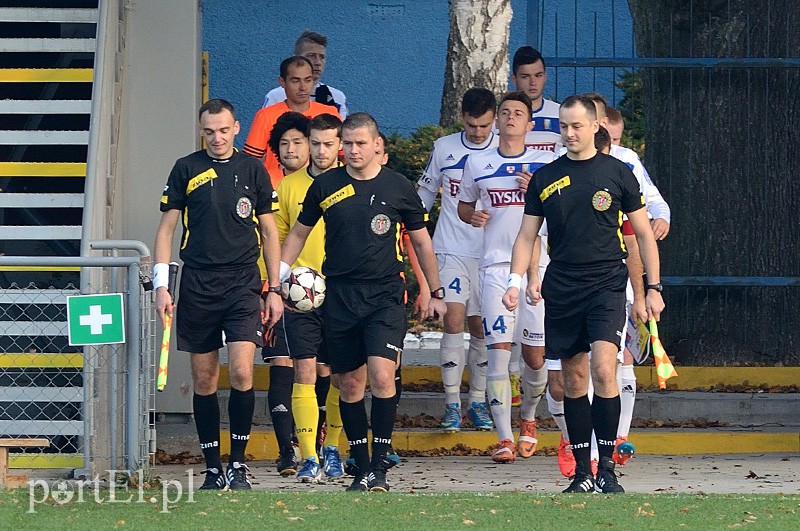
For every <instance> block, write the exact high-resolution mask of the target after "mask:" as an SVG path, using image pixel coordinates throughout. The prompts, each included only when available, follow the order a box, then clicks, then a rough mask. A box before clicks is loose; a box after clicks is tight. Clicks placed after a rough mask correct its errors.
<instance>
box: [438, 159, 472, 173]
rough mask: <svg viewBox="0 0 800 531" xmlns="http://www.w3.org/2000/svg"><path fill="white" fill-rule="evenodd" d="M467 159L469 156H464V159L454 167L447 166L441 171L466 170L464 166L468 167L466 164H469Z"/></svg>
mask: <svg viewBox="0 0 800 531" xmlns="http://www.w3.org/2000/svg"><path fill="white" fill-rule="evenodd" d="M467 157H469V155H464V156H463V157H461V160H459V161H458V162H456V163H455V164H453V165H452V166H445V167H444V168H441V170H440V171H444V170H463V169H464V165H466V163H467Z"/></svg>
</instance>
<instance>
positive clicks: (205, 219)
mask: <svg viewBox="0 0 800 531" xmlns="http://www.w3.org/2000/svg"><path fill="white" fill-rule="evenodd" d="M199 119H200V135H201V136H202V137H203V139H204V140H205V142H206V146H207V147H206V149H205V150H200V151H196V152H195V153H192V154H191V155H187V156H186V157H183V158H181V159H178V161H177V162H176V163H175V166H174V167H173V168H172V172H171V173H170V174H169V178H168V179H167V186H166V187H165V188H164V193H163V195H162V196H161V212H162V214H161V221H160V223H159V225H158V232H157V233H156V245H155V261H156V264H155V266H154V267H153V270H154V275H153V276H154V278H153V283H154V285H155V287H156V311H158V314H159V315H160V316H161V319H162V323H163V320H164V313H165V312H171V311H172V302H173V301H172V298H171V297H170V294H169V292H168V291H167V288H166V287H167V276H168V273H167V271H168V267H169V266H168V265H167V264H168V263H169V261H170V259H171V257H172V238H173V234H174V233H175V228H176V227H177V225H178V221H179V220H180V221H182V223H183V236H182V238H181V248H180V257H181V259H182V260H183V263H184V267H183V273H182V275H181V283H180V290H179V294H180V295H179V297H178V300H179V302H178V307H177V319H176V335H177V339H178V350H183V351H187V352H190V353H191V365H192V383H193V384H194V399H193V406H194V418H195V424H196V425H197V435H198V438H199V439H200V448H201V449H202V451H203V456H204V457H205V460H206V467H207V468H206V471H205V472H206V478H205V481H204V483H203V485H202V487H200V488H201V489H223V488H225V486H226V485H227V486H228V487H230V488H231V489H249V488H250V481H249V480H248V479H247V470H248V468H247V465H245V463H244V459H245V449H246V447H247V441H248V439H249V438H250V426H251V423H252V420H253V409H254V405H255V394H254V393H253V358H254V356H255V350H256V344H259V345H261V344H262V342H263V341H262V337H261V335H262V332H261V329H262V325H261V322H262V319H263V321H264V323H265V324H266V325H268V326H272V325H273V324H275V323H276V322H277V321H278V319H280V317H281V315H282V312H283V303H282V301H281V297H280V288H279V286H278V282H277V280H276V281H275V288H274V289H272V288H271V289H270V293H269V295H268V296H267V298H266V303H265V307H264V315H263V317H262V314H261V311H262V310H261V307H260V303H259V301H260V300H261V297H260V295H261V275H260V273H259V269H258V264H257V261H258V255H259V252H261V250H260V249H259V238H260V239H261V243H262V244H263V245H262V248H263V253H264V261H265V263H266V266H267V271H268V273H269V277H270V278H277V277H278V272H279V270H280V268H279V264H280V242H279V240H278V229H277V226H276V225H275V220H274V219H273V217H272V212H273V211H274V210H275V205H276V204H277V195H276V194H275V192H274V191H273V190H272V185H271V184H270V181H269V176H268V175H267V172H266V170H265V169H264V165H263V164H261V162H260V161H258V160H257V159H255V158H253V157H251V156H250V155H246V154H244V153H240V152H239V151H236V150H235V149H234V147H233V138H234V137H235V136H236V134H237V133H238V132H239V122H238V121H237V120H236V114H235V111H234V109H233V106H232V105H231V104H230V103H228V102H227V101H225V100H222V99H212V100H209V101H207V102H206V103H204V104H203V106H202V107H200V112H199ZM223 332H224V333H225V337H226V339H227V344H228V370H229V374H230V382H231V395H230V401H229V402H228V415H229V417H230V428H231V452H230V460H229V462H228V467H227V470H226V471H225V474H223V471H222V463H221V461H220V449H219V401H218V399H217V381H218V380H219V348H220V347H221V346H222V334H223Z"/></svg>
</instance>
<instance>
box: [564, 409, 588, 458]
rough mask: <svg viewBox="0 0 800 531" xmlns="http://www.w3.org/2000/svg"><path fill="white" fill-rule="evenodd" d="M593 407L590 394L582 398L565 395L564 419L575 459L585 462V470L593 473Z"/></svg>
mask: <svg viewBox="0 0 800 531" xmlns="http://www.w3.org/2000/svg"><path fill="white" fill-rule="evenodd" d="M591 410H592V407H591V405H590V404H589V395H583V396H582V397H580V398H569V397H566V396H565V397H564V420H565V421H566V422H567V433H569V443H570V445H571V446H572V454H573V455H574V456H575V461H580V462H582V463H583V466H584V471H585V472H588V473H590V474H591V468H590V465H591V460H592V411H591Z"/></svg>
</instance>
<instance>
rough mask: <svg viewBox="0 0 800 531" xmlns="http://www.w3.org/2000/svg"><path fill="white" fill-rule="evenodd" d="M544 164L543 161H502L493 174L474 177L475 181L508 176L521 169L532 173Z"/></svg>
mask: <svg viewBox="0 0 800 531" xmlns="http://www.w3.org/2000/svg"><path fill="white" fill-rule="evenodd" d="M544 165H545V163H544V162H504V163H503V164H501V165H500V167H499V168H497V169H496V170H495V172H494V173H493V174H491V175H484V176H483V177H478V178H477V179H475V182H478V181H482V180H484V179H491V178H493V177H508V176H509V175H514V174H516V173H519V172H522V171H527V172H530V173H533V172H535V171H536V170H538V169H539V168H541V167H542V166H544Z"/></svg>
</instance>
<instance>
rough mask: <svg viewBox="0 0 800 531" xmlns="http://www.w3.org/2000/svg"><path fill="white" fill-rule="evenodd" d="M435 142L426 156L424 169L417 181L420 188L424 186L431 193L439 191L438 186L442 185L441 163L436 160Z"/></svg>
mask: <svg viewBox="0 0 800 531" xmlns="http://www.w3.org/2000/svg"><path fill="white" fill-rule="evenodd" d="M436 144H437V142H434V143H433V149H432V150H431V155H430V157H428V164H426V165H425V170H423V172H422V176H421V177H420V178H419V181H418V183H417V184H419V187H420V188H425V189H426V190H430V191H431V192H433V193H439V188H441V186H442V169H441V166H442V165H441V164H440V163H439V160H438V156H437V155H438V152H437V151H436Z"/></svg>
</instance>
